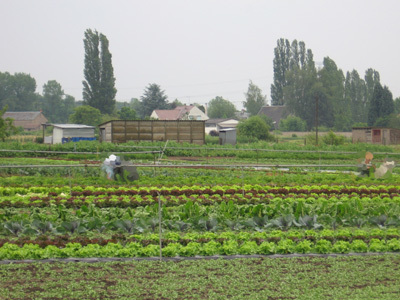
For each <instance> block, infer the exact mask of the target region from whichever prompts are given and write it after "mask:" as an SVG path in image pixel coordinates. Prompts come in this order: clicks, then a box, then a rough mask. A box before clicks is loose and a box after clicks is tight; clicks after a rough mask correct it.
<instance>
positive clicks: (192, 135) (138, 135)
mask: <svg viewBox="0 0 400 300" xmlns="http://www.w3.org/2000/svg"><path fill="white" fill-rule="evenodd" d="M99 129H100V141H101V142H112V143H126V142H130V141H167V140H170V141H177V142H188V143H194V144H199V145H203V144H204V139H205V132H204V121H186V120H185V121H182V120H174V121H159V120H126V121H123V120H113V121H108V122H105V123H102V124H100V125H99Z"/></svg>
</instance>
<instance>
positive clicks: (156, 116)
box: [150, 110, 158, 119]
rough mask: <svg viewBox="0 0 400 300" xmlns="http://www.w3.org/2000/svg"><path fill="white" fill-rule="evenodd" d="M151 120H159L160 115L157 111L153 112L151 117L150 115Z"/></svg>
mask: <svg viewBox="0 0 400 300" xmlns="http://www.w3.org/2000/svg"><path fill="white" fill-rule="evenodd" d="M150 118H153V119H158V115H157V113H156V110H153V112H152V113H151V115H150Z"/></svg>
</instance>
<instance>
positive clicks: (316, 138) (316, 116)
mask: <svg viewBox="0 0 400 300" xmlns="http://www.w3.org/2000/svg"><path fill="white" fill-rule="evenodd" d="M315 143H316V145H317V146H318V94H317V95H315Z"/></svg>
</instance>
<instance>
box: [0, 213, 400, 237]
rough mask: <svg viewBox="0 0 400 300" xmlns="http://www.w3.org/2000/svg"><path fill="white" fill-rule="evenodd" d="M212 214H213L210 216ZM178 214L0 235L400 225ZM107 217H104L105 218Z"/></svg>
mask: <svg viewBox="0 0 400 300" xmlns="http://www.w3.org/2000/svg"><path fill="white" fill-rule="evenodd" d="M212 215H214V216H213V217H211V216H212ZM178 216H179V217H178V218H174V219H163V220H162V221H161V223H160V221H159V219H158V218H156V217H152V216H143V217H141V218H129V219H128V218H113V219H110V218H109V217H110V216H103V217H90V218H76V217H75V218H74V219H68V220H66V217H64V218H59V219H57V220H39V219H33V220H32V219H29V218H25V219H22V220H21V219H20V220H9V221H3V222H1V223H0V236H15V237H22V236H40V235H43V234H47V235H60V234H61V235H62V234H66V233H69V234H88V233H90V234H112V233H114V234H115V233H123V234H142V233H148V232H153V233H154V232H155V231H157V230H159V226H161V228H162V230H167V231H172V232H188V231H197V232H203V231H208V232H220V231H222V230H228V229H229V230H232V231H236V232H240V231H247V230H250V231H256V232H268V231H270V230H271V229H274V228H276V229H280V230H283V231H287V230H289V229H291V228H301V229H322V228H338V227H339V226H341V227H342V228H345V227H351V226H355V227H358V228H364V227H371V226H372V227H379V228H388V227H395V228H399V227H400V218H399V217H398V216H395V217H388V216H386V215H379V216H372V217H366V216H360V215H358V216H350V215H346V216H345V217H343V218H341V217H332V216H330V215H327V214H326V215H322V216H321V217H318V216H317V215H312V216H310V215H304V216H299V217H295V216H294V215H293V214H288V215H282V216H279V217H276V218H269V217H268V216H266V215H265V216H263V217H257V216H254V217H250V218H227V217H226V216H225V217H224V216H221V215H220V216H219V218H217V217H215V214H210V216H200V215H189V216H184V215H183V214H181V215H178ZM107 217H108V218H107Z"/></svg>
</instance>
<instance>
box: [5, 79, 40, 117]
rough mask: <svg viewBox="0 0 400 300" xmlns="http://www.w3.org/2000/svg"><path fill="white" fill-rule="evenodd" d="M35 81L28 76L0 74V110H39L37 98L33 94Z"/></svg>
mask: <svg viewBox="0 0 400 300" xmlns="http://www.w3.org/2000/svg"><path fill="white" fill-rule="evenodd" d="M35 91H36V80H35V79H34V78H33V77H31V76H30V75H29V74H25V73H15V74H14V75H11V74H10V73H8V72H5V73H1V72H0V108H3V107H4V106H6V105H7V106H8V109H9V111H32V110H39V109H40V104H39V96H38V95H37V94H36V93H35Z"/></svg>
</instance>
